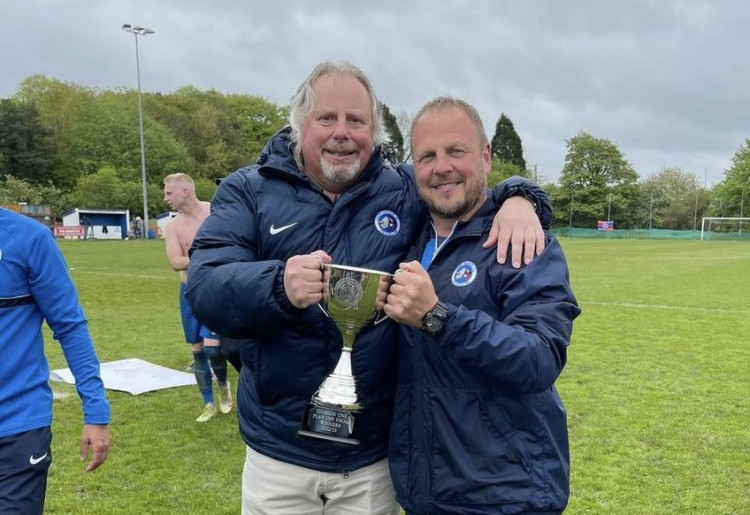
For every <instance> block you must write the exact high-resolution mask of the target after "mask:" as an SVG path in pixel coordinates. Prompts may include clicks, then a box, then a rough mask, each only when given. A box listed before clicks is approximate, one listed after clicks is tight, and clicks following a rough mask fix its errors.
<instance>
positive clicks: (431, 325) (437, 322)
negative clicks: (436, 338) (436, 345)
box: [427, 315, 443, 331]
mask: <svg viewBox="0 0 750 515" xmlns="http://www.w3.org/2000/svg"><path fill="white" fill-rule="evenodd" d="M442 327H443V321H442V319H440V318H438V317H436V316H435V315H431V316H429V317H427V330H428V331H439V330H440V329H441V328H442Z"/></svg>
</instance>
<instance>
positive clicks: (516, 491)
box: [383, 97, 581, 515]
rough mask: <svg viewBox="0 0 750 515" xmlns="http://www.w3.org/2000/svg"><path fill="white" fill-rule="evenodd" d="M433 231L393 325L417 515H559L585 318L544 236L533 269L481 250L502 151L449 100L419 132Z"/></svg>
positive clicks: (404, 268)
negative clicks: (563, 376)
mask: <svg viewBox="0 0 750 515" xmlns="http://www.w3.org/2000/svg"><path fill="white" fill-rule="evenodd" d="M411 139H412V146H411V148H412V153H413V156H414V168H415V176H416V183H417V187H418V189H419V193H420V195H421V197H422V198H423V199H424V201H425V203H426V204H427V206H428V207H429V210H430V216H431V222H430V223H428V224H426V226H425V228H424V230H423V231H422V234H421V235H420V236H419V239H418V240H417V244H416V246H415V247H414V248H413V249H412V251H411V252H410V253H409V256H408V257H407V259H406V262H404V263H401V264H400V265H399V272H398V273H396V275H395V277H394V280H393V284H392V285H391V286H390V292H389V293H388V295H387V303H386V304H385V305H384V306H383V310H384V312H385V313H386V314H387V315H388V316H389V317H390V318H392V319H393V320H395V321H397V322H400V323H401V324H404V325H402V326H401V342H400V345H399V349H400V352H399V360H398V363H399V374H398V377H399V381H398V388H397V395H396V401H395V403H394V413H393V426H392V430H391V438H390V452H389V464H390V470H391V476H392V478H393V482H394V486H395V489H396V493H397V498H398V501H399V502H400V503H401V505H402V506H403V508H404V509H405V510H406V512H407V513H408V514H409V515H426V514H429V515H433V514H455V515H459V514H461V515H463V514H466V513H472V514H476V515H482V514H486V515H491V514H520V513H524V514H560V513H562V511H563V510H564V509H565V507H566V505H567V502H568V494H569V470H570V458H569V451H568V432H567V425H566V415H565V408H564V406H563V403H562V401H561V399H560V396H559V395H558V393H557V390H556V389H555V386H554V383H555V381H556V380H557V378H558V376H559V375H560V373H561V372H562V369H563V367H564V366H565V362H566V356H567V347H568V344H569V343H570V337H571V332H572V328H573V320H574V319H575V318H576V317H577V316H578V315H579V314H580V312H581V310H580V309H579V308H578V305H577V303H576V299H575V297H574V295H573V292H572V290H571V288H570V283H569V279H568V268H567V265H566V262H565V255H564V254H563V251H562V248H561V247H560V244H559V242H558V241H557V240H556V239H555V238H554V237H552V236H550V235H548V236H547V240H546V248H545V250H544V252H542V253H541V254H540V255H539V256H538V257H537V258H536V259H534V261H533V262H531V263H530V264H528V265H526V266H524V267H522V268H520V269H516V268H513V267H511V266H509V265H507V264H506V265H501V264H498V263H497V262H496V260H495V258H494V255H493V253H492V252H490V251H488V250H487V249H485V248H484V247H483V245H482V241H483V239H484V237H485V235H486V234H487V233H488V232H489V228H490V226H491V225H492V220H493V218H494V216H495V211H496V210H497V207H496V206H495V205H494V203H493V202H492V201H490V200H488V198H487V193H486V192H487V190H486V187H487V177H488V175H489V173H490V170H491V165H492V151H491V148H490V143H489V141H488V140H487V136H486V135H485V132H484V127H483V125H482V121H481V118H480V117H479V115H478V113H477V111H476V109H474V108H473V107H472V106H471V105H469V104H467V103H466V102H464V101H462V100H458V99H453V98H446V97H440V98H437V99H435V100H433V101H431V102H429V103H427V104H426V105H425V106H424V107H423V108H422V109H421V110H420V111H419V112H418V114H417V115H416V116H415V118H414V120H413V122H412V130H411Z"/></svg>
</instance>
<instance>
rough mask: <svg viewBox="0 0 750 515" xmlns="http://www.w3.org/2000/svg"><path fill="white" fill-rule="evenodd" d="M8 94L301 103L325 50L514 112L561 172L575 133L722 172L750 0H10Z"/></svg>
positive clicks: (409, 89) (4, 84)
mask: <svg viewBox="0 0 750 515" xmlns="http://www.w3.org/2000/svg"><path fill="white" fill-rule="evenodd" d="M0 19H2V20H3V22H4V23H3V30H2V31H0V70H2V73H0V98H6V97H9V96H12V95H13V94H15V93H16V92H17V90H18V87H19V84H20V83H21V81H22V80H24V79H25V78H27V77H29V76H31V75H34V74H42V75H45V76H47V77H49V78H54V79H58V80H61V81H65V82H72V83H77V84H81V85H85V86H89V87H96V88H103V89H110V88H135V87H136V64H135V43H134V36H133V35H132V34H129V33H126V32H123V31H122V30H121V27H122V25H123V24H124V23H130V24H132V25H141V26H144V27H148V28H150V29H152V30H154V31H155V34H153V35H149V36H146V37H143V38H139V39H138V42H139V50H140V64H141V86H142V89H143V91H146V92H157V91H160V92H164V93H167V92H172V91H174V90H175V89H177V88H179V87H181V86H185V85H192V86H195V87H197V88H200V89H211V88H213V89H216V90H218V91H221V92H224V93H243V94H254V95H260V96H262V97H265V98H267V99H268V100H270V101H272V102H274V103H277V104H283V105H285V104H287V103H288V102H289V99H290V97H291V95H292V94H293V93H294V91H295V90H296V88H297V86H298V84H299V83H300V82H301V81H302V80H303V79H304V78H305V77H306V76H307V74H308V73H309V72H310V71H311V69H312V68H313V67H314V66H315V64H317V63H318V62H320V61H323V60H348V61H351V62H353V63H354V64H356V65H358V66H359V67H360V68H362V69H363V70H364V71H365V72H366V73H367V74H368V75H369V76H370V77H371V79H372V81H373V83H374V85H375V88H376V90H377V92H378V94H379V96H380V99H381V100H383V101H384V102H385V103H386V104H387V105H388V106H389V107H390V109H391V111H393V112H394V113H397V114H398V113H408V114H413V113H414V112H416V111H417V109H418V108H419V107H420V106H421V105H422V104H423V103H424V102H425V101H427V100H429V99H430V98H432V97H434V96H436V95H439V94H450V95H454V96H458V97H461V98H464V99H466V100H468V101H469V102H471V103H473V104H474V105H475V106H476V107H477V108H478V109H479V111H480V113H481V115H482V117H483V119H484V122H485V125H486V127H485V128H486V130H487V133H488V136H489V137H492V134H493V133H494V130H495V123H496V122H497V119H498V118H499V117H500V114H501V113H503V112H504V113H506V114H507V115H508V116H509V117H510V119H511V120H512V121H513V123H514V124H515V127H516V131H517V132H518V134H519V135H520V136H521V139H522V141H523V145H524V154H525V157H526V161H527V163H528V164H529V165H530V166H534V165H536V166H537V170H538V173H539V178H540V180H541V179H545V180H553V181H554V180H556V179H557V177H558V175H559V173H560V170H561V169H562V167H563V164H564V160H565V153H566V140H568V139H570V138H571V137H573V136H575V135H576V134H577V133H578V132H579V131H586V132H589V133H591V134H592V135H594V136H595V137H598V138H606V139H609V140H610V141H612V142H614V143H615V144H617V145H618V146H619V148H620V149H621V150H622V152H623V153H624V154H625V156H626V158H627V159H628V160H629V161H630V163H631V164H632V165H633V166H634V168H635V169H636V171H638V173H639V174H640V175H641V177H647V176H648V175H650V174H652V173H654V172H657V171H659V170H660V169H662V168H663V167H665V166H677V167H680V168H681V169H682V170H684V171H686V172H690V173H694V174H696V175H698V176H699V177H700V178H701V179H707V182H708V185H709V186H710V185H712V184H715V183H716V182H718V181H720V180H722V179H723V177H724V172H725V170H726V169H727V168H729V167H730V166H731V159H732V156H733V155H734V153H735V152H736V151H737V150H738V149H739V148H740V147H741V145H742V144H743V142H744V140H745V139H746V138H749V137H750V99H748V96H749V95H748V91H750V61H749V60H748V57H747V55H748V48H750V2H747V1H746V0H722V1H712V0H705V1H704V0H626V1H615V0H609V1H608V0H566V1H561V0H412V1H410V0H380V1H369V2H364V1H356V0H329V1H325V0H318V1H314V0H285V1H267V2H262V1H260V0H256V1H252V0H213V1H211V2H206V1H204V0H201V1H198V0H128V1H123V0H97V1H93V0H23V1H21V0H3V1H2V2H0Z"/></svg>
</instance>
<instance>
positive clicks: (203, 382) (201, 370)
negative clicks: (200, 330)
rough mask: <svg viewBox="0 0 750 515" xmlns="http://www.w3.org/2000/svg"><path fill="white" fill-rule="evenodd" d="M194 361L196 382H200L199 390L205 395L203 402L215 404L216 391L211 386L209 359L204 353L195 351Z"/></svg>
mask: <svg viewBox="0 0 750 515" xmlns="http://www.w3.org/2000/svg"><path fill="white" fill-rule="evenodd" d="M193 361H194V362H195V365H194V367H193V370H194V372H195V380H196V381H197V382H198V389H199V390H200V391H201V395H203V402H205V403H206V404H208V403H209V402H210V403H211V404H213V402H214V389H213V385H212V384H211V368H210V367H209V366H208V357H207V356H206V353H205V352H204V351H198V352H196V351H193Z"/></svg>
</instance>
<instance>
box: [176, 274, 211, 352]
mask: <svg viewBox="0 0 750 515" xmlns="http://www.w3.org/2000/svg"><path fill="white" fill-rule="evenodd" d="M186 288H187V286H186V285H185V283H180V314H181V315H182V330H183V331H184V332H185V341H186V342H188V343H190V344H193V343H201V342H202V341H203V339H204V338H210V339H213V340H218V339H220V338H221V336H219V334H218V333H215V332H213V331H212V330H210V329H209V328H208V327H205V326H203V325H201V323H200V322H198V321H197V320H196V319H195V317H194V316H193V311H192V310H191V309H190V304H188V301H187V299H186V298H185V289H186Z"/></svg>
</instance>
